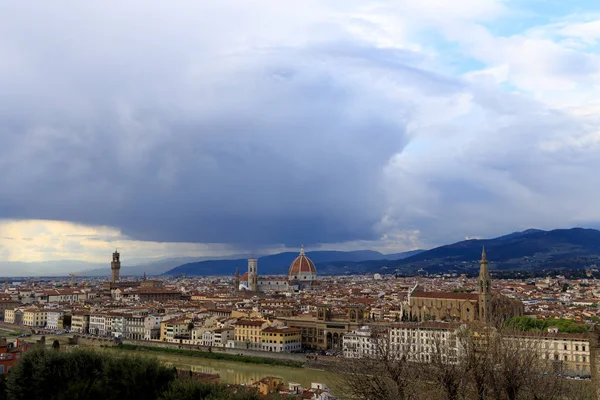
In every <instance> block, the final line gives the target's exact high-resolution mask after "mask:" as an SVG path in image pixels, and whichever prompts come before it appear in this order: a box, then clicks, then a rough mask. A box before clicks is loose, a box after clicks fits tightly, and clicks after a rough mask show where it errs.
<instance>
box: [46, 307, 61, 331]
mask: <svg viewBox="0 0 600 400" xmlns="http://www.w3.org/2000/svg"><path fill="white" fill-rule="evenodd" d="M46 315H47V317H48V319H47V320H46V328H48V329H58V320H59V319H61V317H62V316H63V315H64V312H63V311H58V310H56V311H50V310H48V312H47V314H46Z"/></svg>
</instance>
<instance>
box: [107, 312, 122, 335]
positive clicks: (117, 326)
mask: <svg viewBox="0 0 600 400" xmlns="http://www.w3.org/2000/svg"><path fill="white" fill-rule="evenodd" d="M124 328H125V316H123V315H122V314H113V315H112V326H111V332H110V334H111V336H112V337H116V338H120V337H123V334H124V332H125V330H124Z"/></svg>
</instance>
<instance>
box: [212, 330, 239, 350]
mask: <svg viewBox="0 0 600 400" xmlns="http://www.w3.org/2000/svg"><path fill="white" fill-rule="evenodd" d="M234 332H235V330H234V329H233V328H220V329H215V330H214V338H213V346H215V347H226V346H227V342H228V341H229V340H233V338H234V336H235V335H234Z"/></svg>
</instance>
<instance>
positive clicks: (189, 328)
mask: <svg viewBox="0 0 600 400" xmlns="http://www.w3.org/2000/svg"><path fill="white" fill-rule="evenodd" d="M187 328H188V331H190V332H191V331H192V330H193V329H194V321H190V323H189V324H188V326H187Z"/></svg>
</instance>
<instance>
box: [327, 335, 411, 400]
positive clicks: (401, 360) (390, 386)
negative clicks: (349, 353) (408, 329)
mask: <svg viewBox="0 0 600 400" xmlns="http://www.w3.org/2000/svg"><path fill="white" fill-rule="evenodd" d="M339 367H340V368H339V372H340V375H339V376H340V377H341V382H340V383H339V386H340V387H341V389H342V390H343V391H344V392H347V393H348V394H349V395H350V396H352V397H354V398H359V399H364V400H386V399H389V400H392V399H398V400H410V399H416V398H417V397H416V391H415V387H414V386H415V385H414V382H415V372H416V370H415V369H414V368H413V365H412V364H411V363H410V362H409V361H408V355H407V354H406V353H402V352H400V351H399V349H398V348H397V347H396V346H394V345H393V344H392V343H391V340H390V336H389V333H388V331H387V330H385V329H374V330H373V331H372V332H371V336H370V344H369V348H367V349H364V348H362V349H361V351H360V356H359V357H358V358H354V359H348V360H345V361H343V362H341V363H340V365H339Z"/></svg>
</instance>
